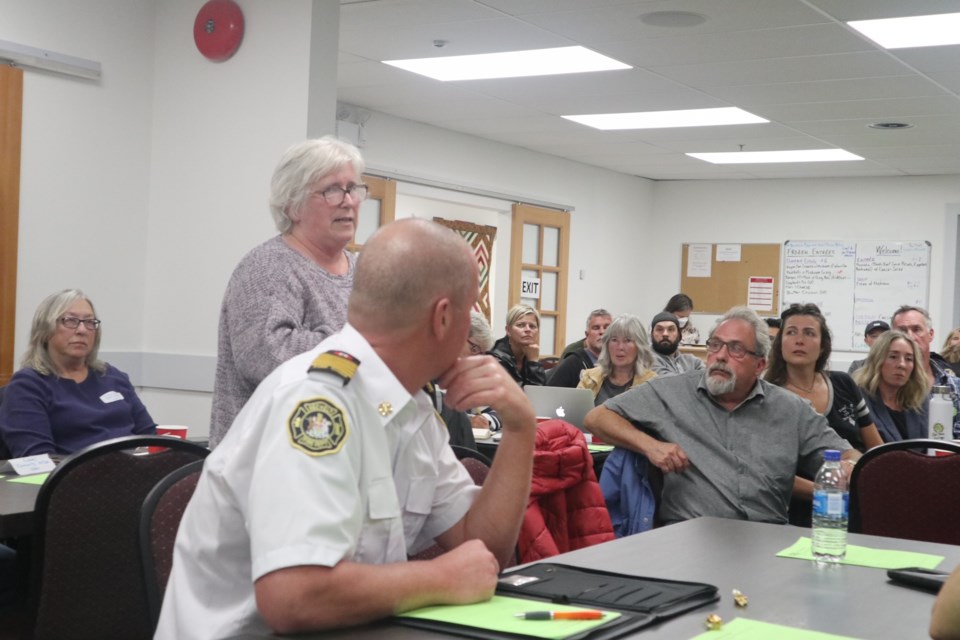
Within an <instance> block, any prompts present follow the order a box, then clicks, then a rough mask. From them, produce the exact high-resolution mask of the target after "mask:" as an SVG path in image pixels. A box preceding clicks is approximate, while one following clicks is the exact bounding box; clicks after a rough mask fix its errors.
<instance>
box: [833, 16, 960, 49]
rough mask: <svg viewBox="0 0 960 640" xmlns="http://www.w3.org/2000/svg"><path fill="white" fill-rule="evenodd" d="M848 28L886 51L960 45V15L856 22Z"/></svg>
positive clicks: (850, 23) (851, 23)
mask: <svg viewBox="0 0 960 640" xmlns="http://www.w3.org/2000/svg"><path fill="white" fill-rule="evenodd" d="M847 24H849V25H850V26H851V27H853V28H854V29H856V30H857V31H859V32H860V33H862V34H863V35H865V36H867V37H868V38H870V39H871V40H873V41H874V42H876V43H877V44H879V45H880V46H881V47H883V48H885V49H905V48H907V47H939V46H943V45H950V44H960V13H943V14H940V15H934V16H913V17H910V18H884V19H881V20H854V21H852V22H848V23H847Z"/></svg>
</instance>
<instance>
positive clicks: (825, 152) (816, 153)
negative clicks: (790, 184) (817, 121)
mask: <svg viewBox="0 0 960 640" xmlns="http://www.w3.org/2000/svg"><path fill="white" fill-rule="evenodd" d="M686 155H688V156H690V157H691V158H697V159H698V160H704V161H706V162H711V163H713V164H767V163H776V162H848V161H850V160H863V158H861V157H860V156H858V155H854V154H852V153H850V152H849V151H844V150H843V149H804V150H800V151H731V152H730V153H688V154H686Z"/></svg>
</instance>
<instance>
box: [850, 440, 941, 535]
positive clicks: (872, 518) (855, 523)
mask: <svg viewBox="0 0 960 640" xmlns="http://www.w3.org/2000/svg"><path fill="white" fill-rule="evenodd" d="M928 448H936V449H941V450H945V451H950V452H951V453H949V454H947V455H944V456H928V455H926V449H928ZM958 454H960V444H956V443H953V442H950V441H947V442H944V441H941V440H901V441H898V442H888V443H886V444H883V445H880V446H878V447H875V448H873V449H870V450H869V451H867V452H866V453H865V454H864V455H863V457H862V458H860V460H859V462H857V465H856V466H855V467H854V469H853V475H852V476H851V478H850V523H849V528H850V531H853V532H855V533H868V534H871V535H877V536H887V537H891V538H905V539H908V540H921V541H926V542H940V543H944V544H960V509H957V508H956V496H957V494H958V492H960V455H958Z"/></svg>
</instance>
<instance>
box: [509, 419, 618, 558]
mask: <svg viewBox="0 0 960 640" xmlns="http://www.w3.org/2000/svg"><path fill="white" fill-rule="evenodd" d="M613 538H614V535H613V525H612V524H611V523H610V514H609V513H608V512H607V505H606V503H605V502H604V500H603V493H602V492H601V491H600V485H599V484H598V483H597V476H596V474H595V473H594V472H593V459H592V458H591V456H590V452H589V451H588V450H587V442H586V440H584V438H583V434H582V433H581V432H580V430H579V429H577V428H576V427H574V426H573V425H572V424H570V423H568V422H564V421H563V420H548V421H546V422H542V423H540V424H539V425H537V445H536V450H535V451H534V453H533V481H532V484H531V487H530V502H529V503H528V504H527V512H526V513H525V514H524V516H523V525H522V526H521V528H520V537H519V539H518V540H517V549H518V551H519V555H520V557H519V561H520V562H521V563H524V562H532V561H534V560H540V559H541V558H549V557H551V556H555V555H557V554H558V553H563V552H564V551H572V550H574V549H580V548H583V547H589V546H591V545H595V544H598V543H600V542H605V541H607V540H613Z"/></svg>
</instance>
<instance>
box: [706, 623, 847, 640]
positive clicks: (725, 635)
mask: <svg viewBox="0 0 960 640" xmlns="http://www.w3.org/2000/svg"><path fill="white" fill-rule="evenodd" d="M771 638H776V639H777V640H856V638H851V637H850V636H837V635H834V634H832V633H824V632H823V631H810V630H809V629H796V628H794V627H785V626H783V625H781V624H773V623H771V622H760V621H759V620H749V619H747V618H734V619H733V620H731V621H730V622H728V623H726V624H724V625H723V628H722V629H720V630H719V631H706V632H704V633H701V634H700V635H698V636H697V637H695V638H691V640H770V639H771Z"/></svg>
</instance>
